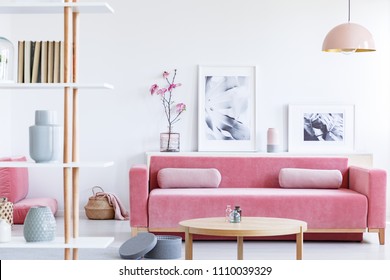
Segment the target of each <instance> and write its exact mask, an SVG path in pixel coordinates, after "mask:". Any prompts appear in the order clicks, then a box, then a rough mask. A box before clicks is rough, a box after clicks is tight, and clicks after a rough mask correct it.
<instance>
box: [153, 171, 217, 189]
mask: <svg viewBox="0 0 390 280" xmlns="http://www.w3.org/2000/svg"><path fill="white" fill-rule="evenodd" d="M157 182H158V185H159V187H160V188H162V189H168V188H218V186H219V183H221V173H219V171H218V170H217V169H215V168H163V169H161V170H160V171H159V172H158V173H157Z"/></svg>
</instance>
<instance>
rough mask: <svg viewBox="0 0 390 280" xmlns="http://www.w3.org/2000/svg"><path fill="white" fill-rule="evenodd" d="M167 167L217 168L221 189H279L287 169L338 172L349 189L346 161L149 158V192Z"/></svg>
mask: <svg viewBox="0 0 390 280" xmlns="http://www.w3.org/2000/svg"><path fill="white" fill-rule="evenodd" d="M167 167H170V168H216V169H218V170H219V172H220V173H221V176H222V180H221V184H220V185H219V187H220V188H279V187H280V186H279V177H278V176H279V171H280V169H282V168H287V167H289V168H312V169H335V170H340V172H341V174H343V178H344V180H343V183H342V185H341V187H343V188H346V187H347V186H348V159H347V158H326V160H324V159H323V158H316V157H300V158H296V157H280V158H271V157H269V158H261V157H185V156H177V157H174V156H167V157H164V156H155V157H151V159H150V190H152V189H155V188H157V187H158V183H157V173H158V171H159V170H160V169H162V168H167Z"/></svg>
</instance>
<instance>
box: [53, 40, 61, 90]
mask: <svg viewBox="0 0 390 280" xmlns="http://www.w3.org/2000/svg"><path fill="white" fill-rule="evenodd" d="M59 82H60V42H58V41H55V42H54V62H53V83H59Z"/></svg>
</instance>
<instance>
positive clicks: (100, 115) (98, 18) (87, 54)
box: [7, 0, 390, 207]
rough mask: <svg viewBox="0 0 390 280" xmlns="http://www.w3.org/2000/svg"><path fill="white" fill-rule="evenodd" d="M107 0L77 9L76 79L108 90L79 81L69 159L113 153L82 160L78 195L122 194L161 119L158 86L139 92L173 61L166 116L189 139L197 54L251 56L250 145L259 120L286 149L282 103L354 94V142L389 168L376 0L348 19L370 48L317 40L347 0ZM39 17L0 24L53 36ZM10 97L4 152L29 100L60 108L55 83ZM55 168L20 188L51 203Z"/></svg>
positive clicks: (383, 45) (341, 15)
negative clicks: (330, 46) (174, 97)
mask: <svg viewBox="0 0 390 280" xmlns="http://www.w3.org/2000/svg"><path fill="white" fill-rule="evenodd" d="M107 2H108V3H109V4H111V5H112V7H113V8H114V9H115V14H114V15H82V17H81V34H82V36H81V38H80V41H81V46H80V48H81V50H80V52H81V57H80V80H81V81H85V82H93V81H106V82H110V83H112V84H114V85H115V90H113V91H109V92H105V91H101V92H96V94H95V92H90V91H87V92H82V93H81V100H80V102H81V105H80V109H81V118H80V121H81V139H80V141H81V159H84V160H113V161H115V166H114V167H111V168H107V169H85V170H82V172H81V191H80V195H81V201H80V206H81V207H82V206H84V205H85V203H86V201H87V198H88V196H89V195H90V190H91V187H93V186H94V185H100V186H102V187H103V188H104V189H105V190H106V191H110V192H114V193H116V194H117V195H119V196H120V198H121V199H122V201H123V202H124V203H125V204H126V205H127V206H128V169H129V167H130V166H131V165H132V164H134V163H140V162H144V161H145V159H144V153H145V152H146V151H156V150H158V145H159V133H160V132H161V131H163V130H164V129H165V127H166V124H165V122H164V119H163V113H162V107H161V104H160V102H159V100H158V98H156V97H151V96H150V95H149V93H148V89H149V87H150V85H151V84H152V83H154V82H156V81H158V80H159V79H160V75H161V73H162V71H164V70H171V69H174V68H177V69H178V76H177V81H178V82H181V83H182V84H183V86H182V87H181V88H179V89H178V90H177V94H178V95H179V96H180V100H182V101H183V102H185V103H186V104H187V108H188V109H187V112H185V114H184V115H183V118H182V120H181V122H180V123H179V124H178V125H177V126H176V127H175V129H176V131H178V132H180V133H181V150H182V151H196V150H197V67H198V65H257V67H258V68H257V69H258V80H257V82H258V84H257V85H258V94H257V113H258V119H257V136H258V139H259V140H258V146H259V150H260V151H265V147H266V143H265V135H266V130H267V128H268V127H277V128H279V129H280V131H281V132H282V134H283V146H284V149H285V150H287V122H288V119H287V106H288V104H337V105H339V104H354V105H355V106H356V116H355V121H356V139H355V140H356V141H355V142H356V151H357V152H370V153H373V154H374V164H375V166H376V167H379V168H385V169H387V170H389V167H390V153H389V148H390V125H389V123H388V120H389V119H390V113H389V110H388V108H389V105H390V97H389V96H390V84H389V75H390V51H389V50H390V42H389V34H390V24H389V19H390V4H389V2H388V1H386V0H371V1H368V0H355V1H353V2H352V10H351V13H352V15H351V16H352V21H355V22H358V23H360V24H362V25H364V26H366V27H367V28H368V29H369V30H370V31H371V32H372V33H373V35H374V37H375V40H376V45H377V49H378V51H377V52H375V53H368V54H356V55H349V56H346V55H338V54H328V53H323V52H321V45H322V41H323V39H324V37H325V35H326V33H327V32H328V31H329V30H330V29H331V28H333V27H334V26H335V25H338V24H340V23H343V22H345V21H346V20H347V1H338V0H316V1H309V0H294V1H286V0H240V1H236V0H187V1H182V0H166V1H157V0H143V1H120V0H108V1H107ZM344 2H345V3H344ZM52 21H54V23H53V22H52ZM48 22H50V25H51V26H54V27H56V28H57V27H58V30H60V29H61V26H62V19H61V18H58V19H56V16H49V17H38V18H37V17H36V16H26V15H23V16H15V17H13V18H12V24H13V25H12V28H11V29H10V32H9V34H7V35H9V36H10V37H12V38H13V39H14V40H15V41H17V40H21V39H25V40H26V39H28V38H30V39H31V40H47V39H50V40H57V39H60V38H61V34H57V33H56V32H55V31H52V28H48V27H47V24H48ZM27 25H31V26H34V27H30V26H27ZM22 97H23V98H22ZM11 103H12V108H13V110H12V135H13V141H12V153H13V154H28V126H30V125H32V124H33V121H34V120H33V114H34V110H36V109H42V108H51V109H56V110H58V111H59V112H61V110H62V109H61V107H62V94H61V92H60V93H59V94H55V93H51V92H47V93H43V94H40V93H33V92H28V93H15V94H13V95H12V100H11ZM389 171H390V170H389ZM61 174H62V173H61V170H58V172H57V171H51V170H50V171H47V170H31V191H30V196H38V195H50V196H54V197H56V198H57V199H58V200H59V201H60V207H62V189H61V181H60V180H58V178H57V176H58V177H61ZM389 193H390V192H389Z"/></svg>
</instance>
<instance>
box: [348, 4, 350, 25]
mask: <svg viewBox="0 0 390 280" xmlns="http://www.w3.org/2000/svg"><path fill="white" fill-rule="evenodd" d="M350 21H351V0H348V22H350Z"/></svg>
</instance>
